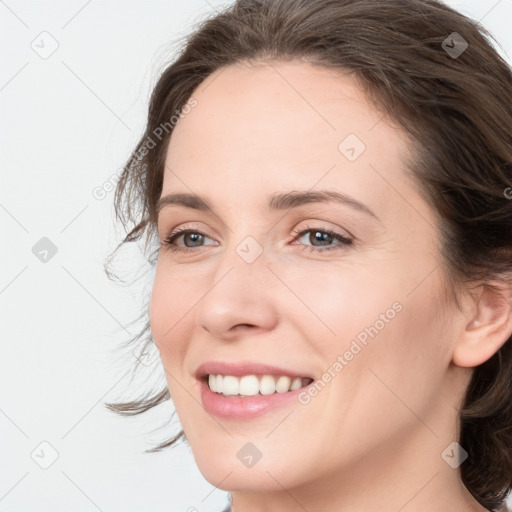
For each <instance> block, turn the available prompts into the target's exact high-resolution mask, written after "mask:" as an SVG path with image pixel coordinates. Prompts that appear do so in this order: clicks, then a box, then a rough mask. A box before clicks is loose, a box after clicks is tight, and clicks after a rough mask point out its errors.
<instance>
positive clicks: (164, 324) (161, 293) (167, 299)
mask: <svg viewBox="0 0 512 512" xmlns="http://www.w3.org/2000/svg"><path fill="white" fill-rule="evenodd" d="M191 289H193V288H192V287H191V285H190V284H188V283H187V282H186V281H185V280H183V279H180V277H179V275H178V274H177V273H176V272H172V271H169V270H164V269H162V267H158V265H157V269H156V272H155V278H154V282H153V289H152V292H151V301H150V310H149V321H150V325H151V332H152V334H153V338H154V340H155V342H156V344H157V346H158V348H159V349H160V353H161V356H162V361H163V363H164V364H165V365H166V363H167V362H170V361H177V359H176V357H172V358H171V357H169V354H170V352H172V353H173V355H176V353H180V352H183V351H184V349H185V347H184V344H185V342H186V340H187V338H186V336H185V335H184V329H185V328H186V327H187V322H188V321H189V315H191V314H192V311H191V306H192V305H193V304H194V297H192V295H193V293H192V292H191V291H190V290H191ZM166 366H167V365H166Z"/></svg>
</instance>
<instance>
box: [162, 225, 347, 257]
mask: <svg viewBox="0 0 512 512" xmlns="http://www.w3.org/2000/svg"><path fill="white" fill-rule="evenodd" d="M310 231H315V232H320V233H325V234H327V235H330V236H333V237H334V238H335V239H337V240H338V241H339V242H340V243H339V244H337V245H333V246H328V247H325V246H324V248H321V247H314V246H310V245H302V244H300V247H301V250H308V251H310V252H326V251H332V250H335V249H339V248H341V247H346V246H351V245H352V243H353V240H351V239H349V238H346V237H344V236H343V235H340V234H339V233H336V232H335V231H331V230H330V229H320V228H315V227H311V226H306V227H305V228H304V229H301V230H300V231H299V230H295V231H293V234H294V235H295V238H294V240H295V239H296V238H298V239H300V238H302V237H303V236H304V235H305V234H306V233H308V232H310ZM187 233H194V234H198V235H201V236H204V237H207V238H210V237H209V236H208V235H206V234H205V233H202V232H201V231H198V230H196V229H188V228H180V229H177V230H175V231H173V232H172V233H171V234H170V235H169V236H168V237H167V238H165V239H164V240H163V242H162V246H165V248H166V249H168V250H170V251H172V252H180V251H181V252H185V253H187V252H194V250H195V249H193V248H190V247H185V248H183V247H181V248H178V247H177V246H176V245H174V241H175V240H176V239H177V238H179V237H180V236H182V235H184V234H187Z"/></svg>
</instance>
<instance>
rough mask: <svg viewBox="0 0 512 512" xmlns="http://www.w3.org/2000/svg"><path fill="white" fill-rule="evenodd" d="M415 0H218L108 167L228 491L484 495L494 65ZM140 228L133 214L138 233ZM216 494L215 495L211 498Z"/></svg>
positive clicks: (506, 275) (505, 306) (509, 460)
mask: <svg viewBox="0 0 512 512" xmlns="http://www.w3.org/2000/svg"><path fill="white" fill-rule="evenodd" d="M486 37H488V34H487V33H486V32H485V31H484V29H482V28H481V27H479V26H478V25H477V24H476V22H474V21H472V20H470V19H468V18H466V17H464V16H462V15H461V14H459V13H457V12H456V11H454V10H452V9H450V8H448V7H447V6H445V5H444V4H442V3H440V2H439V1H437V0H414V1H413V0H381V1H379V2H374V1H372V0H357V1H355V0H239V1H237V2H236V3H235V4H234V5H233V6H231V7H229V8H228V9H226V10H225V11H224V12H221V13H219V14H217V15H216V16H215V17H213V18H212V19H210V20H208V21H206V22H204V23H202V24H201V25H200V26H199V27H198V28H197V30H196V31H195V32H194V33H193V34H191V36H190V37H189V38H188V39H187V41H186V44H185V45H184V47H183V49H182V51H181V53H180V55H179V56H178V57H177V58H176V60H175V61H174V62H173V63H172V64H171V65H170V66H169V67H168V68H167V69H166V70H165V71H164V73H163V74H162V76H161V77H160V79H159V81H158V83H157V84H156V86H155V88H154V92H153V95H152V99H151V104H150V107H149V115H148V124H147V128H146V132H145V134H144V137H143V138H142V139H141V140H140V141H139V144H138V145H137V147H136V148H135V150H134V151H133V154H132V156H131V158H130V160H129V162H128V164H127V165H126V167H125V169H124V172H123V175H122V177H121V179H120V181H119V184H118V188H117V192H116V211H117V213H118V216H119V218H120V219H121V220H122V221H123V222H124V223H127V222H129V223H131V226H130V232H129V233H128V235H127V236H126V238H125V240H124V241H123V243H126V242H131V241H135V240H138V239H140V238H141V237H142V236H143V235H146V237H147V238H146V240H147V241H148V243H149V241H151V240H153V241H155V242H156V243H158V244H159V245H160V248H159V249H158V251H157V255H158V257H157V261H156V269H155V276H154V283H153V289H152V294H151V302H150V310H149V315H148V317H147V320H148V323H147V325H146V328H145V330H144V331H143V332H142V333H141V334H140V335H139V336H138V337H137V338H136V339H135V340H134V341H135V342H136V343H140V340H141V339H142V338H143V335H146V345H145V346H147V345H148V344H151V343H155V344H156V346H157V347H158V350H159V352H160V357H161V361H162V364H163V367H164V369H165V375H166V378H167V385H168V387H167V388H166V389H164V390H161V391H159V392H156V393H155V394H154V395H153V396H151V397H149V398H148V397H145V398H144V399H140V400H135V401H132V402H128V403H118V404H108V405H109V407H110V408H111V409H112V410H114V411H117V412H119V413H121V414H138V413H141V412H144V411H146V410H148V409H149V408H151V407H153V406H156V405H158V404H159V403H161V402H163V401H164V400H167V399H169V398H170V397H171V398H172V400H173V403H174V405H175V407H176V411H177V414H178V416H179V419H180V422H181V425H182V427H183V431H182V432H181V433H180V434H178V435H177V436H175V437H173V438H172V439H170V440H169V441H168V442H166V443H162V444H161V445H159V446H158V447H157V450H159V449H163V448H165V447H167V446H171V445H172V444H173V443H174V442H176V441H177V440H178V439H180V438H185V439H186V440H187V441H188V443H189V444H190V446H191V449H192V452H193V454H194V457H195V460H196V462H197V464H198V467H199V469H200V471H201V472H202V474H203V475H204V476H205V478H206V479H207V480H208V481H209V482H211V483H212V484H213V485H215V486H218V487H219V488H221V489H224V490H227V491H230V493H231V497H232V510H234V511H235V512H247V511H251V512H252V511H283V510H286V511H290V512H295V511H304V510H307V511H315V512H334V511H340V510H343V511H344V512H352V511H362V510H364V511H369V510H379V511H380V512H388V511H398V510H411V511H416V512H422V511H429V512H432V511H448V510H450V511H455V510H457V511H459V510H460V511H464V512H466V511H467V512H469V511H484V510H500V507H503V502H504V499H505V497H506V495H507V493H508V492H509V490H510V488H511V482H512V452H511V446H512V439H511V436H512V429H511V428H510V425H512V395H511V391H512V341H511V335H512V311H511V309H512V229H511V227H512V200H511V197H512V193H511V192H512V189H511V188H510V187H511V186H512V171H511V167H512V165H511V162H512V135H511V134H512V74H511V70H510V68H509V66H508V65H507V64H506V63H505V62H504V61H503V60H502V59H501V58H500V56H499V55H498V54H497V52H496V51H495V50H494V49H493V47H492V46H491V45H490V43H489V42H488V40H487V39H486ZM152 237H154V238H152ZM230 509H231V507H230Z"/></svg>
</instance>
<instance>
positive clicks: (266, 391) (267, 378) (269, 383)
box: [260, 375, 276, 395]
mask: <svg viewBox="0 0 512 512" xmlns="http://www.w3.org/2000/svg"><path fill="white" fill-rule="evenodd" d="M275 392H276V381H275V380H274V377H272V376H271V375H263V377H261V380H260V393H261V394H262V395H271V394H272V393H275Z"/></svg>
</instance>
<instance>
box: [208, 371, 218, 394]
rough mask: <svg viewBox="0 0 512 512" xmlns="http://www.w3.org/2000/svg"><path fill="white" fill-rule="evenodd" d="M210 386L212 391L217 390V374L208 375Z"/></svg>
mask: <svg viewBox="0 0 512 512" xmlns="http://www.w3.org/2000/svg"><path fill="white" fill-rule="evenodd" d="M208 386H210V389H211V390H212V391H217V379H216V378H215V375H208Z"/></svg>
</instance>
